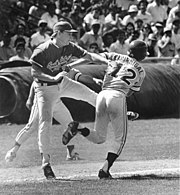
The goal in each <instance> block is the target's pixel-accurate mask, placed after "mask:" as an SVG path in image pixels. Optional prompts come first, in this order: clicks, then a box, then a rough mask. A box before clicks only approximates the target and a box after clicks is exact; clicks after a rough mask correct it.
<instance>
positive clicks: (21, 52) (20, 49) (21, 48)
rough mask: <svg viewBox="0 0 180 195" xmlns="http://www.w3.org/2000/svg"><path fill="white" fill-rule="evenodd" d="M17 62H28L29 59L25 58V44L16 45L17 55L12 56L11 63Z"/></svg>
mask: <svg viewBox="0 0 180 195" xmlns="http://www.w3.org/2000/svg"><path fill="white" fill-rule="evenodd" d="M16 60H21V61H28V60H29V58H27V57H26V56H25V44H24V43H20V42H19V43H17V45H16V55H15V56H12V57H11V58H10V59H9V61H16Z"/></svg>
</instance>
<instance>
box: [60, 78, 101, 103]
mask: <svg viewBox="0 0 180 195" xmlns="http://www.w3.org/2000/svg"><path fill="white" fill-rule="evenodd" d="M61 85H62V93H61V97H69V98H73V99H77V100H82V101H85V102H88V103H89V104H91V105H92V106H94V107H95V105H96V98H97V93H95V92H94V91H93V90H91V89H89V88H88V87H87V86H85V85H83V84H81V83H79V82H77V81H74V80H72V79H69V78H67V77H64V79H63V81H62V83H61Z"/></svg>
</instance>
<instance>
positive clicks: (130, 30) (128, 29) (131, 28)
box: [125, 22, 135, 39]
mask: <svg viewBox="0 0 180 195" xmlns="http://www.w3.org/2000/svg"><path fill="white" fill-rule="evenodd" d="M134 31H135V26H134V24H133V23H131V22H129V23H127V25H126V26H125V32H126V38H127V39H128V38H129V37H130V36H131V35H132V34H133V33H134Z"/></svg>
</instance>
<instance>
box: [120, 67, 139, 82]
mask: <svg viewBox="0 0 180 195" xmlns="http://www.w3.org/2000/svg"><path fill="white" fill-rule="evenodd" d="M126 71H127V72H128V75H125V76H123V77H121V79H122V80H123V81H124V82H125V83H127V85H130V84H131V81H130V80H133V79H135V78H136V76H137V74H136V72H135V71H134V70H133V69H130V68H128V69H126Z"/></svg>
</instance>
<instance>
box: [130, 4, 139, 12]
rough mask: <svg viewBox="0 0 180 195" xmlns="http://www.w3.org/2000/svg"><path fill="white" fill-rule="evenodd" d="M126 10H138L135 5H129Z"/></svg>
mask: <svg viewBox="0 0 180 195" xmlns="http://www.w3.org/2000/svg"><path fill="white" fill-rule="evenodd" d="M128 12H138V8H137V6H136V5H131V6H130V7H129V9H128Z"/></svg>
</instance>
